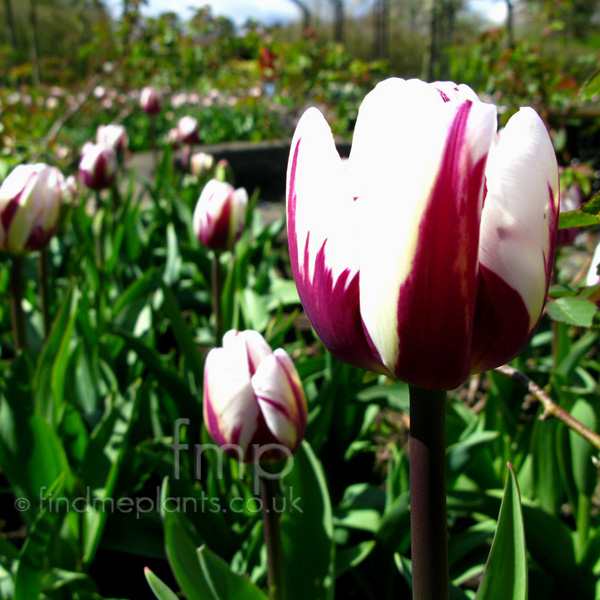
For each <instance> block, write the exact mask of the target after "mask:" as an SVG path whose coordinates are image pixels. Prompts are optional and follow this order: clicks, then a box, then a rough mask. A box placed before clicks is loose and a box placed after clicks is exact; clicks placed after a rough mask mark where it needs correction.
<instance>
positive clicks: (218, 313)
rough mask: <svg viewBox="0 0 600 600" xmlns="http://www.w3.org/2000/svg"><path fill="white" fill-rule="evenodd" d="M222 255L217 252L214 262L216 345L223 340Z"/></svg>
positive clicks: (213, 289)
mask: <svg viewBox="0 0 600 600" xmlns="http://www.w3.org/2000/svg"><path fill="white" fill-rule="evenodd" d="M220 258H221V255H220V253H219V252H215V253H214V256H213V263H212V293H213V312H214V314H215V346H220V345H221V342H222V340H223V312H222V310H221V283H222V281H221V279H222V277H221V261H220Z"/></svg>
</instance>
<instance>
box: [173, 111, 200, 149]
mask: <svg viewBox="0 0 600 600" xmlns="http://www.w3.org/2000/svg"><path fill="white" fill-rule="evenodd" d="M177 131H178V132H179V139H180V141H181V143H182V144H197V143H198V141H199V137H198V134H199V132H200V125H199V124H198V119H195V118H194V117H190V116H185V117H181V119H179V121H178V122H177Z"/></svg>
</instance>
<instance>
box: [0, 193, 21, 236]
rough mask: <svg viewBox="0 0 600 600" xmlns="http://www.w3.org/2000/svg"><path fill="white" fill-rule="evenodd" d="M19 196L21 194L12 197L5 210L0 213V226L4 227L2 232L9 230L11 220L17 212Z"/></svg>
mask: <svg viewBox="0 0 600 600" xmlns="http://www.w3.org/2000/svg"><path fill="white" fill-rule="evenodd" d="M20 196H21V194H19V195H18V196H16V197H14V198H13V199H12V200H11V201H10V202H9V203H8V204H7V205H6V208H5V209H4V211H3V212H2V215H0V219H1V220H2V226H3V227H4V231H7V232H8V229H9V228H10V225H11V223H12V222H13V219H14V218H15V215H16V214H17V211H18V210H19V198H20Z"/></svg>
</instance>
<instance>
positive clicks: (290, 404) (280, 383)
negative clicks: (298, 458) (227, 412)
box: [252, 348, 306, 452]
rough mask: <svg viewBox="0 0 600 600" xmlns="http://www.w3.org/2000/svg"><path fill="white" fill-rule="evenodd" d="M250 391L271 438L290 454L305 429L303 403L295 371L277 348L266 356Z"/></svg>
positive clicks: (292, 365) (284, 353)
mask: <svg viewBox="0 0 600 600" xmlns="http://www.w3.org/2000/svg"><path fill="white" fill-rule="evenodd" d="M252 387H253V388H254V393H255V394H256V399H257V401H258V404H259V406H260V410H261V412H262V415H263V417H264V420H265V423H266V426H267V428H268V430H269V431H270V433H271V435H272V436H273V437H274V438H275V439H276V440H277V441H278V442H279V443H280V444H282V445H284V446H286V448H289V449H290V450H291V451H292V452H294V451H295V450H296V449H297V447H298V445H299V443H300V441H301V440H302V438H303V437H304V431H305V429H306V399H305V397H304V391H303V389H302V384H301V382H300V378H299V376H298V373H297V371H296V367H295V366H294V363H293V362H292V360H291V358H290V357H289V356H288V354H287V353H286V352H285V351H284V350H281V349H280V348H279V349H277V350H275V352H274V353H273V354H271V355H269V356H267V357H266V358H265V359H264V360H263V361H262V362H261V363H260V365H259V367H258V369H257V371H256V373H255V374H254V376H253V377H252Z"/></svg>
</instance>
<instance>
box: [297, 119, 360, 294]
mask: <svg viewBox="0 0 600 600" xmlns="http://www.w3.org/2000/svg"><path fill="white" fill-rule="evenodd" d="M298 144H300V146H299V148H298V156H297V162H296V166H295V169H296V172H295V179H294V189H295V193H296V198H297V201H296V215H295V223H296V230H295V232H291V235H294V233H295V235H296V237H297V244H298V245H297V248H298V257H297V260H298V264H299V268H300V273H301V274H302V275H303V276H308V278H309V280H311V281H312V279H313V276H314V271H315V261H316V256H317V253H318V251H319V250H320V249H321V247H322V246H323V243H324V242H325V240H327V243H326V246H325V264H326V266H327V267H328V268H330V269H331V271H332V275H333V280H334V285H335V281H336V280H337V278H338V277H339V276H340V274H341V273H343V272H344V271H345V270H346V269H348V270H349V271H350V277H348V280H347V282H350V281H351V280H352V278H353V275H354V274H355V273H356V272H357V271H358V249H357V245H356V234H357V224H356V214H355V211H356V206H355V202H354V198H353V197H352V192H351V190H350V189H349V188H348V186H347V183H346V174H345V166H344V165H343V163H342V160H341V158H340V155H339V153H338V151H337V149H336V146H335V141H334V139H333V135H332V133H331V128H330V127H329V125H328V123H327V121H326V120H325V117H324V116H323V115H322V114H321V112H320V111H319V110H318V109H317V108H309V109H308V110H307V111H306V112H305V113H304V114H303V115H302V118H301V119H300V121H299V123H298V126H297V127H296V131H295V133H294V138H293V140H292V146H291V152H290V160H289V163H288V173H287V182H288V184H287V189H288V193H289V190H290V183H291V182H290V180H291V174H292V168H293V163H294V153H295V150H296V147H297V145H298ZM288 202H289V198H288ZM288 218H289V214H288ZM309 232H310V239H309V246H308V249H309V262H308V264H307V265H305V264H304V248H305V245H306V239H307V237H308V235H309Z"/></svg>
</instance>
